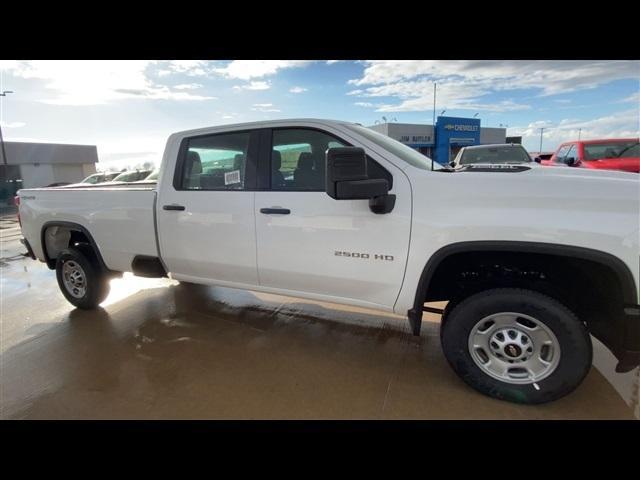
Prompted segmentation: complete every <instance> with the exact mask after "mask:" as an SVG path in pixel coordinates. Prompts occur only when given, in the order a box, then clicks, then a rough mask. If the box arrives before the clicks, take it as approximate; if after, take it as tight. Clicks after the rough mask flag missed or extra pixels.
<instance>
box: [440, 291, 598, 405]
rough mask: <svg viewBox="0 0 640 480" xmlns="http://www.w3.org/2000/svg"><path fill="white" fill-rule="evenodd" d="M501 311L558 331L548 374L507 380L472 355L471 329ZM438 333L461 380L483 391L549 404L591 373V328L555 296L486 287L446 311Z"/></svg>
mask: <svg viewBox="0 0 640 480" xmlns="http://www.w3.org/2000/svg"><path fill="white" fill-rule="evenodd" d="M502 312H515V313H520V314H524V315H529V316H531V317H533V318H535V319H537V320H538V321H539V322H541V323H543V324H544V325H545V326H546V327H547V328H548V329H549V330H551V332H552V333H553V334H554V335H555V337H556V339H557V342H558V344H559V347H560V352H561V353H560V356H559V363H558V364H557V366H556V367H555V370H553V371H552V373H550V374H549V375H548V376H547V377H546V378H542V379H541V380H539V381H537V382H536V383H528V384H514V383H509V382H507V381H502V380H500V379H498V378H494V377H493V376H491V375H489V374H488V373H487V372H485V371H484V370H483V369H481V368H480V367H479V366H478V365H477V364H476V362H475V361H474V360H473V358H472V356H471V353H470V348H469V336H470V335H471V333H472V331H473V328H474V327H475V326H476V324H477V323H478V322H479V321H480V320H482V319H483V318H485V317H487V316H489V315H492V314H496V313H502ZM440 338H441V341H442V348H443V350H444V354H445V357H446V358H447V361H448V362H449V364H450V365H451V367H452V368H453V369H454V370H455V372H456V373H457V374H458V375H459V376H460V378H462V380H464V381H465V382H466V383H467V384H468V385H470V386H471V387H473V388H475V389H476V390H478V391H479V392H481V393H484V394H485V395H489V396H491V397H494V398H498V399H500V400H507V401H511V402H516V403H527V404H539V403H546V402H550V401H553V400H557V399H558V398H561V397H563V396H565V395H567V394H569V393H571V392H572V391H573V390H574V389H575V388H576V387H578V385H580V383H581V382H582V380H583V379H584V377H585V376H586V375H587V373H588V372H589V369H590V367H591V360H592V355H593V352H592V345H591V338H590V337H589V333H588V331H587V328H586V326H585V325H584V324H583V323H582V322H580V320H578V318H577V317H576V315H575V314H574V313H573V312H572V311H570V310H569V309H568V308H567V307H565V306H564V305H562V304H561V303H560V302H558V301H557V300H555V299H553V298H551V297H548V296H546V295H543V294H541V293H538V292H534V291H531V290H523V289H517V288H499V289H493V290H486V291H483V292H480V293H476V294H474V295H471V296H470V297H468V298H466V299H465V300H462V301H461V302H459V303H457V304H456V305H455V306H454V308H453V309H452V310H451V311H450V312H448V315H447V319H446V322H444V324H443V325H442V328H441V330H440ZM536 385H537V388H536Z"/></svg>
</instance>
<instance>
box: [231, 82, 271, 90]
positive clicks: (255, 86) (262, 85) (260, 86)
mask: <svg viewBox="0 0 640 480" xmlns="http://www.w3.org/2000/svg"><path fill="white" fill-rule="evenodd" d="M270 88H271V84H270V83H269V82H263V81H252V82H249V83H246V84H244V85H236V86H235V87H233V89H234V90H269V89H270Z"/></svg>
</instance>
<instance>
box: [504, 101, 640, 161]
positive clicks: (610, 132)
mask: <svg viewBox="0 0 640 480" xmlns="http://www.w3.org/2000/svg"><path fill="white" fill-rule="evenodd" d="M541 127H544V128H545V131H544V133H543V141H544V144H543V148H545V149H547V150H554V149H555V148H556V147H557V145H558V144H560V143H562V142H566V141H570V140H576V139H577V138H578V135H580V138H582V139H597V138H628V137H631V138H633V137H638V136H640V116H639V114H638V110H637V109H631V110H624V111H621V112H617V113H615V114H612V115H606V116H603V117H599V118H595V119H593V120H578V119H570V118H567V119H563V120H561V121H560V122H558V123H557V124H554V123H552V122H550V121H548V120H544V121H542V120H541V121H537V122H532V123H529V124H528V125H527V126H526V127H511V128H509V135H516V136H522V137H523V143H524V144H525V146H526V145H527V144H528V145H530V146H531V148H530V150H535V151H537V150H538V148H539V142H540V128H541Z"/></svg>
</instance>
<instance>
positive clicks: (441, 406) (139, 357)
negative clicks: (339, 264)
mask: <svg viewBox="0 0 640 480" xmlns="http://www.w3.org/2000/svg"><path fill="white" fill-rule="evenodd" d="M0 223H1V225H0V226H1V227H2V228H1V229H0V235H1V238H2V244H1V257H2V260H1V263H0V265H1V288H2V292H1V298H2V307H1V308H2V311H1V314H2V325H1V328H2V331H1V337H2V345H1V350H2V352H1V354H2V357H1V365H0V368H1V373H0V387H1V392H0V394H1V402H0V408H1V413H0V416H1V417H2V418H3V419H17V418H24V419H87V418H91V419H93V418H97V419H113V418H122V419H133V418H144V419H182V418H212V419H231V418H234V419H236V418H240V419H254V418H265V419H313V418H318V419H326V418H339V419H440V418H444V419H633V418H640V406H639V404H638V388H639V383H640V380H639V379H640V373H639V372H638V369H636V370H635V371H634V372H630V373H628V374H624V375H620V374H615V373H613V370H614V367H615V361H614V359H613V357H612V356H611V354H609V352H608V351H606V350H605V349H604V348H603V347H602V346H601V345H600V344H599V343H598V342H597V341H596V342H595V344H594V346H595V352H594V367H593V368H592V369H591V372H590V373H589V375H588V377H587V378H586V380H585V382H584V383H583V384H582V385H581V386H580V387H579V388H578V390H577V391H576V392H574V393H573V394H571V395H569V396H568V397H566V398H563V399H561V400H559V401H556V402H554V403H551V404H546V405H540V406H524V405H515V404H511V403H506V402H501V401H497V400H493V399H491V398H488V397H485V396H483V395H481V394H479V393H476V392H475V391H474V390H472V389H471V388H469V387H467V386H466V385H465V384H464V383H463V382H462V381H461V380H459V379H458V377H457V376H456V375H455V374H454V373H453V371H452V370H451V369H450V368H449V366H448V365H447V363H446V361H445V359H444V356H443V355H442V352H441V350H440V345H439V325H438V322H439V318H438V316H437V315H433V314H428V316H427V318H426V320H428V321H427V322H425V325H424V327H423V332H422V335H421V337H419V338H416V337H413V336H412V335H410V334H409V332H408V326H407V322H406V320H405V319H403V318H400V317H397V316H394V315H387V314H381V313H379V312H373V311H368V310H365V309H358V308H350V307H344V306H338V305H334V304H327V303H321V302H310V301H301V300H297V299H293V298H288V297H282V296H276V295H268V294H261V293H252V292H245V291H236V290H231V289H225V288H217V287H216V288H214V287H199V286H186V285H179V284H178V283H177V282H174V281H172V280H167V279H162V280H154V279H142V278H137V277H133V276H131V275H128V274H127V275H125V277H124V278H122V279H116V280H113V281H112V289H111V294H110V296H109V297H108V299H107V300H106V301H105V302H104V304H103V306H102V309H100V310H99V311H93V312H92V311H81V310H76V309H74V308H73V307H72V306H71V305H70V304H69V303H68V302H67V301H66V300H65V299H64V297H63V296H62V294H61V293H60V292H59V290H58V287H57V284H56V280H55V273H54V272H53V271H50V270H48V269H47V268H46V266H45V265H44V264H42V263H39V262H34V261H32V260H30V259H28V258H24V257H21V256H20V253H21V252H22V251H23V249H22V247H21V246H20V244H19V243H18V239H19V236H20V235H19V229H18V226H17V223H16V222H15V221H14V220H13V217H12V216H11V215H10V214H7V215H5V216H3V217H2V219H1V220H0Z"/></svg>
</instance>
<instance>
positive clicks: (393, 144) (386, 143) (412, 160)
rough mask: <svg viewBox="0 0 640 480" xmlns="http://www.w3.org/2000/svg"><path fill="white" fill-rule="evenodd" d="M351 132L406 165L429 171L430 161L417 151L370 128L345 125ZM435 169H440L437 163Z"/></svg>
mask: <svg viewBox="0 0 640 480" xmlns="http://www.w3.org/2000/svg"><path fill="white" fill-rule="evenodd" d="M346 126H347V127H348V128H350V129H351V130H354V131H355V132H357V133H359V134H360V135H362V136H363V137H365V138H367V139H368V140H371V141H372V142H373V143H375V144H377V145H380V146H381V147H382V148H384V149H385V150H388V151H390V152H391V153H393V154H394V155H395V156H397V157H399V158H400V159H402V160H404V161H405V162H407V163H408V164H410V165H412V166H414V167H416V168H420V169H422V170H431V159H430V158H429V157H427V156H426V155H423V154H421V153H420V152H418V151H417V150H414V149H413V148H411V147H408V146H406V145H405V144H403V143H400V142H399V141H397V140H394V139H393V138H391V137H387V136H386V135H383V134H381V133H378V132H376V131H374V130H371V129H370V128H365V127H362V126H360V125H346ZM435 166H436V168H437V167H441V165H440V164H439V163H436V164H435Z"/></svg>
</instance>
